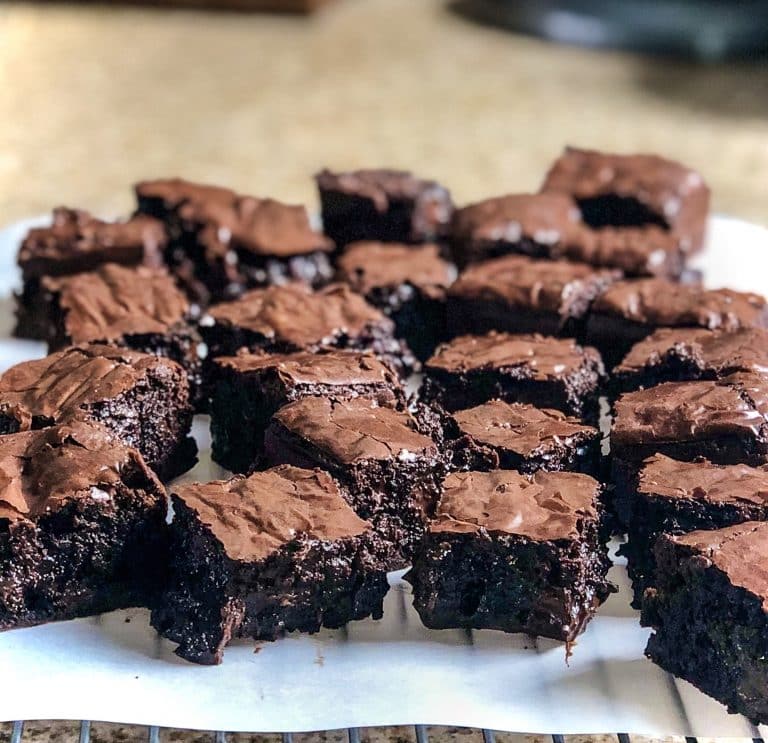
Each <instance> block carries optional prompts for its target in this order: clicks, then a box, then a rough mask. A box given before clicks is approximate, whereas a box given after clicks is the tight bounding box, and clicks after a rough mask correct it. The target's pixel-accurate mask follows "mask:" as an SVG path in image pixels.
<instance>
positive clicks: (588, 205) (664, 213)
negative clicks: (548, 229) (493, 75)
mask: <svg viewBox="0 0 768 743" xmlns="http://www.w3.org/2000/svg"><path fill="white" fill-rule="evenodd" d="M541 190H542V191H557V192H563V193H567V194H569V195H570V196H572V197H573V198H574V199H575V200H576V202H577V204H578V205H579V210H580V211H581V216H582V219H583V220H584V221H585V222H586V223H587V224H588V225H590V226H591V227H593V228H596V229H599V228H603V227H621V228H625V227H630V228H637V227H645V226H647V225H654V226H657V227H659V228H661V229H664V230H666V231H668V232H671V233H672V234H673V235H675V236H676V237H677V238H678V239H679V241H680V246H681V248H682V249H683V251H684V252H685V253H695V252H697V251H699V250H701V248H702V247H703V245H704V236H705V232H706V226H707V215H708V213H709V188H708V187H707V184H706V183H705V182H704V179H703V178H702V177H701V175H700V174H699V173H697V172H696V171H695V170H691V169H690V168H687V167H685V166H684V165H681V164H680V163H677V162H674V161H672V160H666V159H664V158H662V157H659V156H657V155H613V154H605V153H602V152H595V151H594V150H580V149H576V148H574V147H568V148H566V150H565V152H564V153H563V154H562V155H561V156H560V158H559V159H558V160H556V161H555V163H554V164H553V165H552V168H551V169H550V171H549V173H548V174H547V177H546V179H545V181H544V185H543V186H542V189H541Z"/></svg>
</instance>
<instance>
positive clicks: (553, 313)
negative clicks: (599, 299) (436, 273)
mask: <svg viewBox="0 0 768 743" xmlns="http://www.w3.org/2000/svg"><path fill="white" fill-rule="evenodd" d="M618 278H620V273H619V272H618V271H613V270H599V269H595V268H593V267H592V266H588V265H587V264H585V263H572V262H571V261H549V260H535V259H533V258H529V257H527V256H524V255H507V256H504V257H502V258H495V259H493V260H489V261H485V262H484V263H478V264H475V265H472V266H470V267H469V268H467V269H466V270H465V271H464V272H462V273H461V274H460V275H459V278H458V279H457V281H456V282H455V283H454V284H453V285H452V286H451V288H450V289H449V290H448V330H449V332H450V333H451V334H452V335H460V334H462V333H474V334H478V333H485V332H487V331H489V330H503V331H506V332H509V333H546V334H547V335H577V334H580V333H581V331H582V325H583V323H584V321H585V319H586V315H587V311H588V310H589V307H590V305H591V304H592V301H593V300H594V298H595V297H596V296H597V295H598V294H599V293H600V292H601V291H603V290H604V289H605V288H606V287H607V286H609V285H610V284H611V283H612V282H614V281H616V280H617V279H618Z"/></svg>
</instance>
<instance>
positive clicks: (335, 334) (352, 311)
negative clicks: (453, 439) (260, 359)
mask: <svg viewBox="0 0 768 743" xmlns="http://www.w3.org/2000/svg"><path fill="white" fill-rule="evenodd" d="M200 326H201V332H202V334H203V338H204V340H205V341H206V343H207V345H208V351H209V355H210V356H211V357H212V358H214V357H217V356H232V355H233V354H235V353H236V352H237V351H238V350H239V349H241V348H247V349H249V350H251V351H266V352H269V353H291V352H293V351H318V350H320V349H328V348H350V349H355V350H370V351H372V352H373V353H375V354H376V356H378V357H379V358H381V359H382V360H384V361H386V362H387V363H388V364H389V365H390V366H392V368H393V369H395V371H397V372H398V373H399V374H401V376H403V377H405V376H407V375H408V374H410V372H411V371H412V370H413V369H414V368H415V367H416V365H417V361H416V359H415V358H414V356H413V354H412V353H411V350H410V349H409V348H408V346H407V344H405V343H404V342H403V341H400V340H398V339H396V338H395V335H394V333H395V324H394V323H393V322H392V320H391V319H390V318H388V317H385V316H384V315H383V314H382V313H381V312H380V311H379V310H377V309H376V308H375V307H372V306H371V305H369V304H368V303H367V302H366V301H365V300H364V299H363V298H362V297H361V296H360V295H359V294H356V293H355V292H353V291H352V290H351V289H350V288H349V287H348V286H346V285H344V284H333V285H331V286H327V287H324V288H323V289H320V290H318V291H316V292H313V291H311V290H310V289H308V288H307V287H306V286H303V285H301V284H288V285H285V286H273V287H268V288H267V289H254V290H252V291H250V292H247V293H246V294H244V295H243V296H242V297H240V298H239V299H237V300H234V301H232V302H225V303H223V304H219V305H216V306H215V307H212V308H211V309H210V310H209V313H208V314H207V315H206V316H205V317H203V318H202V320H201V323H200Z"/></svg>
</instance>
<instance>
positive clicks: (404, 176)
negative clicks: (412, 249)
mask: <svg viewBox="0 0 768 743" xmlns="http://www.w3.org/2000/svg"><path fill="white" fill-rule="evenodd" d="M315 181H316V182H317V187H318V190H319V192H320V205H321V212H322V217H323V231H324V232H325V234H326V235H328V237H330V238H331V240H333V241H334V242H335V243H336V245H337V246H339V247H342V246H344V245H347V244H348V243H351V242H355V241H358V240H379V241H382V242H401V243H423V242H432V241H433V240H437V239H440V238H441V237H444V236H445V235H446V234H447V231H448V227H449V223H450V219H451V212H452V211H453V204H452V202H451V195H450V193H448V191H447V190H446V189H445V188H443V187H442V186H441V185H440V184H438V183H436V182H435V181H429V180H423V179H421V178H417V177H416V176H414V175H413V174H411V173H409V172H407V171H404V170H384V169H379V170H375V169H374V170H355V171H351V172H346V173H338V172H337V173H334V172H331V171H330V170H323V171H321V172H320V173H318V174H317V175H316V176H315Z"/></svg>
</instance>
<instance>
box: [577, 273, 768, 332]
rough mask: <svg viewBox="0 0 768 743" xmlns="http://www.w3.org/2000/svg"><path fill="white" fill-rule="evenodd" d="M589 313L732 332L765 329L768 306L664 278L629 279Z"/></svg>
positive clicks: (604, 295) (746, 297)
mask: <svg viewBox="0 0 768 743" xmlns="http://www.w3.org/2000/svg"><path fill="white" fill-rule="evenodd" d="M592 311H593V312H595V313H599V314H604V315H611V316H614V317H620V318H625V319H626V320H630V321H632V322H637V323H644V324H646V325H666V326H697V327H702V328H709V329H710V330H716V329H718V328H723V329H724V330H735V329H736V328H746V327H766V326H768V307H767V306H766V300H765V298H764V297H761V296H760V295H759V294H750V293H747V292H737V291H732V290H731V289H703V288H702V287H700V286H692V285H690V284H677V283H675V282H672V281H665V280H664V279H632V280H627V281H619V282H617V283H615V284H613V285H612V286H609V287H608V288H607V289H606V290H605V291H604V292H603V293H602V294H601V295H600V296H599V297H598V298H597V299H596V300H595V302H594V304H593V305H592Z"/></svg>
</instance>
